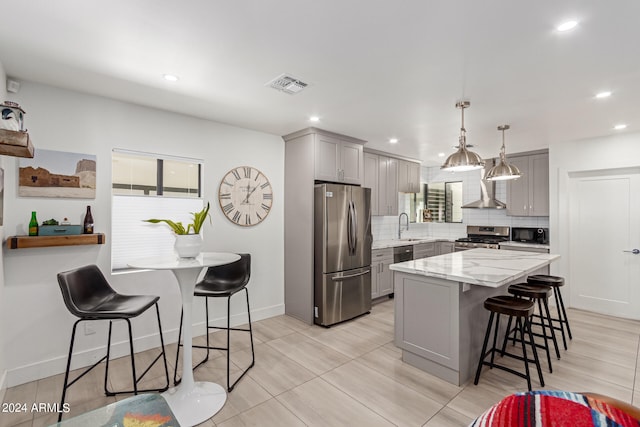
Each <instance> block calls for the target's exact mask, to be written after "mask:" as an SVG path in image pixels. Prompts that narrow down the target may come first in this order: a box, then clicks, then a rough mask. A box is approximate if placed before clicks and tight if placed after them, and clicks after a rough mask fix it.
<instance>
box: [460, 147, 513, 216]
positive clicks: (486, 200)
mask: <svg viewBox="0 0 640 427" xmlns="http://www.w3.org/2000/svg"><path fill="white" fill-rule="evenodd" d="M495 162H496V160H495V159H492V160H487V161H485V164H484V169H483V170H482V179H481V180H480V200H476V201H475V202H471V203H467V204H466V205H464V206H462V208H463V209H464V208H470V209H504V208H506V207H507V205H506V203H503V202H501V201H500V200H498V199H496V198H495V196H494V194H495V192H496V182H495V181H485V179H484V177H485V176H487V172H489V169H491V168H492V167H493V165H495Z"/></svg>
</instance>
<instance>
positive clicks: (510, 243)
mask: <svg viewBox="0 0 640 427" xmlns="http://www.w3.org/2000/svg"><path fill="white" fill-rule="evenodd" d="M502 245H504V246H520V247H522V248H540V249H549V245H541V244H539V243H523V242H516V241H515V240H509V241H508V242H504V243H500V246H501V247H502Z"/></svg>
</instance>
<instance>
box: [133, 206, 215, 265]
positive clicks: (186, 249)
mask: <svg viewBox="0 0 640 427" xmlns="http://www.w3.org/2000/svg"><path fill="white" fill-rule="evenodd" d="M191 217H192V218H193V221H192V222H191V223H190V224H187V226H186V228H185V226H184V225H183V224H182V222H180V221H178V222H174V221H172V220H170V219H155V218H152V219H145V220H143V221H145V222H150V223H152V224H158V223H161V222H164V223H165V224H167V225H168V226H169V227H171V230H173V232H174V233H175V235H176V244H175V246H174V248H175V250H176V252H177V253H178V256H179V257H180V258H195V257H197V256H198V255H199V254H200V250H201V249H202V236H200V230H201V229H202V225H203V224H204V220H205V219H206V218H207V217H209V222H211V216H210V215H209V203H207V206H206V207H204V208H203V209H202V210H201V211H200V212H191ZM191 231H193V233H192V232H191Z"/></svg>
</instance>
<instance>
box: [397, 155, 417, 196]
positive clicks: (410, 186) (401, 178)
mask: <svg viewBox="0 0 640 427" xmlns="http://www.w3.org/2000/svg"><path fill="white" fill-rule="evenodd" d="M398 191H399V192H401V193H419V192H420V163H416V162H410V161H408V160H399V161H398Z"/></svg>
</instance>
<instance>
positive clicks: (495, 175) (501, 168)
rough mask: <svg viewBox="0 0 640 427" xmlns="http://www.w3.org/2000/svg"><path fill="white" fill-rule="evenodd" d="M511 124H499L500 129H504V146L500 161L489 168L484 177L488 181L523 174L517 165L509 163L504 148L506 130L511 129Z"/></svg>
mask: <svg viewBox="0 0 640 427" xmlns="http://www.w3.org/2000/svg"><path fill="white" fill-rule="evenodd" d="M509 128H510V126H509V125H502V126H498V130H500V131H502V148H501V149H500V161H499V162H498V164H497V165H495V166H494V167H492V168H491V169H489V172H487V175H486V176H485V177H484V179H486V180H487V181H502V180H507V179H518V178H520V177H521V176H522V172H520V170H519V169H518V168H517V167H516V166H515V165H510V164H509V163H507V159H506V157H505V149H504V131H505V130H507V129H509Z"/></svg>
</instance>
